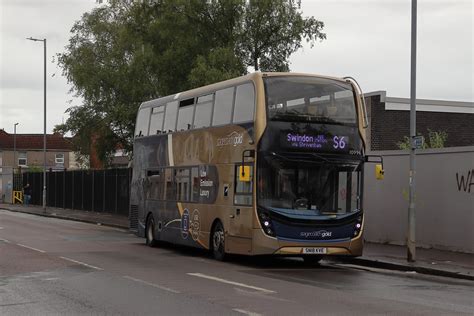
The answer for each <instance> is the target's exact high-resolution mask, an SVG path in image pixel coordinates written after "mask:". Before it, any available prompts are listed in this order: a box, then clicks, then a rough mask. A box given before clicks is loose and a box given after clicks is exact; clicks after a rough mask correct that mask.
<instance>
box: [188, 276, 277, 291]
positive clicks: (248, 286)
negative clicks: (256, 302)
mask: <svg viewBox="0 0 474 316" xmlns="http://www.w3.org/2000/svg"><path fill="white" fill-rule="evenodd" d="M187 274H188V275H192V276H195V277H198V278H204V279H209V280H213V281H217V282H221V283H226V284H232V285H236V286H240V287H245V288H248V289H253V290H257V291H260V292H264V293H276V292H275V291H272V290H267V289H264V288H261V287H256V286H253V285H248V284H244V283H239V282H234V281H229V280H226V279H221V278H218V277H214V276H211V275H206V274H202V273H187Z"/></svg>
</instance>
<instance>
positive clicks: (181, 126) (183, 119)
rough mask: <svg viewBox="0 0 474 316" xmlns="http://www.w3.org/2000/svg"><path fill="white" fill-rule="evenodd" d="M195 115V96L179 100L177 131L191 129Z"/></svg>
mask: <svg viewBox="0 0 474 316" xmlns="http://www.w3.org/2000/svg"><path fill="white" fill-rule="evenodd" d="M193 116H194V98H190V99H186V100H181V101H180V102H179V111H178V124H177V125H176V131H177V132H179V131H187V130H188V129H191V126H192V124H193Z"/></svg>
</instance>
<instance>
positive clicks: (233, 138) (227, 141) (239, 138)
mask: <svg viewBox="0 0 474 316" xmlns="http://www.w3.org/2000/svg"><path fill="white" fill-rule="evenodd" d="M243 138H244V134H242V133H238V132H232V133H230V134H229V135H227V136H226V137H222V138H218V139H217V147H222V146H229V145H232V146H237V145H240V144H242V142H243Z"/></svg>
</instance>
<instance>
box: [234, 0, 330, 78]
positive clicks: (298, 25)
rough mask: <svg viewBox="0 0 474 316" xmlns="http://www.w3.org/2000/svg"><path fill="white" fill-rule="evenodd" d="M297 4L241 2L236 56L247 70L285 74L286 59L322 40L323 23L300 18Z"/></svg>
mask: <svg viewBox="0 0 474 316" xmlns="http://www.w3.org/2000/svg"><path fill="white" fill-rule="evenodd" d="M300 8H301V1H298V0H249V1H245V5H244V14H243V20H242V26H241V34H240V38H239V40H238V53H239V54H241V55H242V57H243V60H244V62H245V64H246V65H247V66H252V67H254V69H255V70H260V69H261V70H263V71H289V69H290V68H289V57H290V55H291V54H293V53H294V52H296V51H297V50H298V49H299V48H301V46H302V40H303V39H306V41H308V42H310V43H311V47H313V45H314V43H315V42H316V40H318V39H319V40H323V39H325V38H326V34H325V33H322V29H323V27H324V23H323V22H321V21H318V20H316V19H315V18H314V17H310V18H303V16H302V12H301V11H300Z"/></svg>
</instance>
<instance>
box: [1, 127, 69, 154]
mask: <svg viewBox="0 0 474 316" xmlns="http://www.w3.org/2000/svg"><path fill="white" fill-rule="evenodd" d="M13 148H14V134H9V133H7V132H5V130H3V129H0V150H8V149H11V150H13ZM16 149H17V150H22V149H23V150H42V149H43V134H16ZM46 150H64V151H72V144H71V141H70V138H69V137H63V136H62V135H61V134H58V133H54V134H46Z"/></svg>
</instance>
